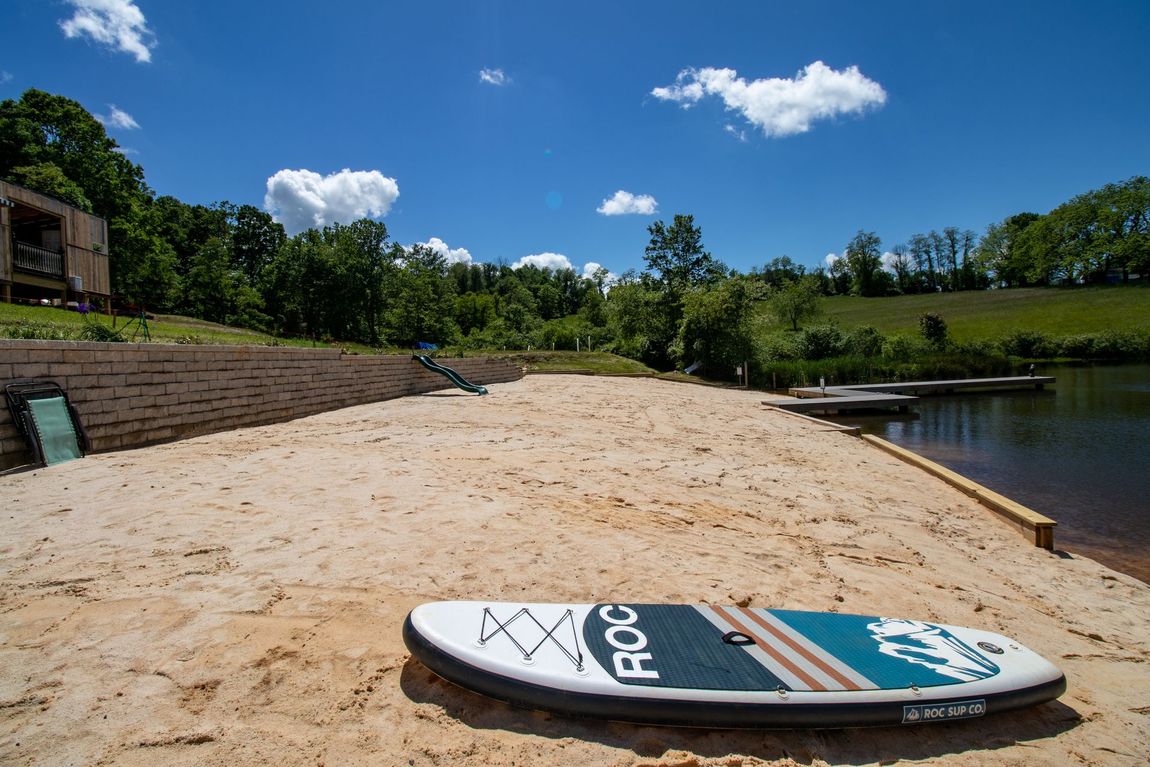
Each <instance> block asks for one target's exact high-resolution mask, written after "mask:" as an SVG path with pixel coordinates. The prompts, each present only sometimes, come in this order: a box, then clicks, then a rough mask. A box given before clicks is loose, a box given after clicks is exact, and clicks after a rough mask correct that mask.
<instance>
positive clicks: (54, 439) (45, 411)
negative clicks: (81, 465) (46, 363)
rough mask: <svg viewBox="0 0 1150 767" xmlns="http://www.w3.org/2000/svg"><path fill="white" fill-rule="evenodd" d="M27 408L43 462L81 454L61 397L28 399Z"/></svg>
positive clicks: (68, 459) (69, 458)
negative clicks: (30, 414) (33, 423)
mask: <svg viewBox="0 0 1150 767" xmlns="http://www.w3.org/2000/svg"><path fill="white" fill-rule="evenodd" d="M28 409H29V411H31V413H32V420H33V421H34V422H35V423H36V433H37V434H38V435H39V437H40V450H41V452H42V453H43V455H44V462H45V463H47V464H53V463H61V462H63V461H70V460H72V459H73V458H79V457H80V456H81V455H83V454H82V453H81V452H80V443H79V440H78V439H77V438H76V429H75V428H74V427H73V426H72V418H71V416H69V415H68V405H67V403H66V402H65V401H64V398H63V397H45V398H43V399H30V400H28Z"/></svg>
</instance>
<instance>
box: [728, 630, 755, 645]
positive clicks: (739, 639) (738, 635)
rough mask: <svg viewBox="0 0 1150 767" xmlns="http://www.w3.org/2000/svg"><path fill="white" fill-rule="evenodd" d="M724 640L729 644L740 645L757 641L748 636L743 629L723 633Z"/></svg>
mask: <svg viewBox="0 0 1150 767" xmlns="http://www.w3.org/2000/svg"><path fill="white" fill-rule="evenodd" d="M723 641H724V642H725V643H727V644H733V645H736V646H738V647H742V646H744V645H749V644H754V643H755V640H754V639H753V638H751V637H749V636H747V635H746V634H744V633H743V632H741V631H728V632H727V633H726V634H723Z"/></svg>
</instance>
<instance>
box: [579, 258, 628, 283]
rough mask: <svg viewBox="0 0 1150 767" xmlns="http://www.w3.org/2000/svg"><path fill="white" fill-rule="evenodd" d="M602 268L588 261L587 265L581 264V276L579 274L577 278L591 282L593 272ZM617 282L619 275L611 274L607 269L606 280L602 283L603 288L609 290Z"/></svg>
mask: <svg viewBox="0 0 1150 767" xmlns="http://www.w3.org/2000/svg"><path fill="white" fill-rule="evenodd" d="M603 268H605V267H604V266H603V265H602V264H598V263H595V262H594V261H588V262H587V263H585V264H583V274H581V275H579V276H580V277H582V278H583V279H585V280H593V279H595V272H597V271H599V270H600V269H603ZM618 280H619V275H617V274H615V273H614V272H612V271H611V270H609V269H608V270H607V279H605V280H604V281H603V287H604V288H606V289H609V288H610V287H611V286H612V285H614V284H615V283H616V282H617V281H618Z"/></svg>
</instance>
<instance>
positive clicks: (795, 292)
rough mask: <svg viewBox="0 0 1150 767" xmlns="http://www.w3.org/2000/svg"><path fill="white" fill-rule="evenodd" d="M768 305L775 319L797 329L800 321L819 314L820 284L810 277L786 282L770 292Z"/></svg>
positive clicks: (792, 328)
mask: <svg viewBox="0 0 1150 767" xmlns="http://www.w3.org/2000/svg"><path fill="white" fill-rule="evenodd" d="M767 307H768V309H769V311H770V312H771V314H772V315H773V316H774V318H775V319H777V320H778V321H779V322H780V323H783V324H785V325H790V326H791V330H794V331H797V330H798V329H799V323H800V322H804V321H806V320H809V319H813V318H815V317H817V316H818V315H819V312H820V309H821V306H820V304H819V292H818V284H817V282H816V280H814V279H811V278H810V277H804V278H803V279H801V280H794V281H792V282H787V283H784V284H783V285H781V286H780V287H778V288H775V289H774V290H772V291H771V292H770V293H769V294H768V296H767Z"/></svg>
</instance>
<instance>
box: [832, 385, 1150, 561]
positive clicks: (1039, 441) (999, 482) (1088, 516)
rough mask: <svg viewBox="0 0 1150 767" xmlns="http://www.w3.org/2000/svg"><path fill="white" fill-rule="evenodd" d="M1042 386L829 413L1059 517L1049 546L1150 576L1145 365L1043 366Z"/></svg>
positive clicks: (1149, 423)
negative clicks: (898, 413)
mask: <svg viewBox="0 0 1150 767" xmlns="http://www.w3.org/2000/svg"><path fill="white" fill-rule="evenodd" d="M1037 373H1038V374H1039V375H1051V376H1055V377H1056V378H1057V383H1056V384H1054V385H1053V386H1049V387H1047V389H1046V390H1045V391H1033V390H1031V391H1024V392H1002V393H983V394H960V395H951V396H944V397H923V398H921V399H920V400H919V401H918V403H917V404H916V405H914V406H912V408H913V410H915V411H916V412H917V413H918V415H919V417H918V418H914V419H910V418H903V417H899V418H886V417H879V416H862V417H859V416H848V415H844V416H842V417H840V418H837V419H835V420H836V421H838V422H840V423H849V424H852V425H858V426H861V427H862V428H863V430H864V431H865V432H867V433H869V434H875V435H877V436H879V437H882V438H883V439H886V440H889V441H890V442H893V443H895V444H896V445H900V446H902V447H905V448H908V449H910V450H913V451H914V452H916V453H918V454H920V455H923V456H925V457H927V458H929V459H931V460H933V461H935V462H937V463H940V464H942V465H944V466H946V467H948V468H950V469H953V470H954V471H957V472H959V473H960V474H963V475H965V476H967V477H969V478H971V479H973V480H974V481H976V482H978V483H980V484H983V485H985V486H986V487H989V488H991V489H993V490H996V491H997V492H999V493H1002V494H1003V495H1005V496H1007V497H1008V498H1011V499H1013V500H1015V501H1018V502H1019V503H1021V504H1023V505H1025V506H1029V507H1030V508H1032V509H1034V510H1035V511H1037V512H1039V513H1041V514H1045V515H1046V516H1048V517H1051V518H1052V519H1054V520H1055V521H1057V522H1058V527H1057V528H1056V529H1055V534H1054V543H1055V547H1056V548H1057V549H1059V550H1062V551H1067V552H1070V553H1071V554H1074V553H1075V552H1079V553H1081V554H1084V555H1085V556H1088V557H1090V558H1092V559H1096V560H1098V561H1100V562H1103V563H1105V564H1106V565H1107V566H1109V567H1112V568H1114V569H1115V570H1121V571H1122V572H1125V573H1129V574H1130V575H1133V576H1134V577H1136V578H1140V579H1141V580H1143V581H1146V582H1148V583H1150V495H1148V491H1150V365H1142V364H1139V365H1093V366H1065V365H1059V366H1054V365H1051V366H1040V367H1039V369H1038V371H1037Z"/></svg>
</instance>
